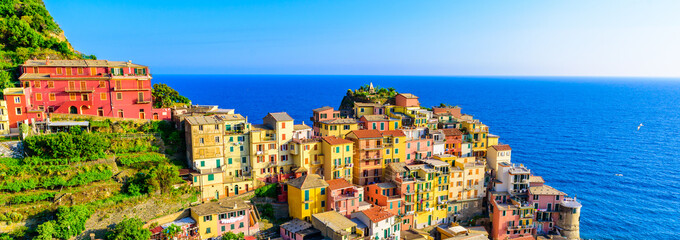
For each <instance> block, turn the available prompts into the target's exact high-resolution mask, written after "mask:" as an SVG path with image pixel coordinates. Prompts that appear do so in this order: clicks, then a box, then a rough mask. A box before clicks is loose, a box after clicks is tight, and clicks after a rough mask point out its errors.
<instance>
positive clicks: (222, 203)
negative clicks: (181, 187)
mask: <svg viewBox="0 0 680 240" xmlns="http://www.w3.org/2000/svg"><path fill="white" fill-rule="evenodd" d="M191 218H193V219H194V220H196V224H197V226H198V233H199V234H200V235H201V238H203V239H207V238H212V237H218V236H222V234H224V233H227V232H232V233H236V234H238V233H243V234H244V235H246V236H252V235H255V234H257V233H258V232H259V231H260V224H259V223H260V217H259V214H258V213H257V210H256V209H255V208H254V207H253V205H251V204H250V203H248V202H246V201H243V200H240V199H221V200H218V201H216V202H207V203H204V204H201V205H198V206H195V207H192V208H191Z"/></svg>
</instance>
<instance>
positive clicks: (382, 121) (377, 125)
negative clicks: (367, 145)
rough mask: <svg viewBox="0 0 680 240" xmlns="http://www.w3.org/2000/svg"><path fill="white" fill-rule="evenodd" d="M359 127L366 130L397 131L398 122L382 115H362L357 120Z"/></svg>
mask: <svg viewBox="0 0 680 240" xmlns="http://www.w3.org/2000/svg"><path fill="white" fill-rule="evenodd" d="M359 126H360V127H361V129H368V130H380V131H385V130H395V129H399V120H398V119H394V118H390V117H388V116H386V115H382V114H377V115H363V116H361V118H359Z"/></svg>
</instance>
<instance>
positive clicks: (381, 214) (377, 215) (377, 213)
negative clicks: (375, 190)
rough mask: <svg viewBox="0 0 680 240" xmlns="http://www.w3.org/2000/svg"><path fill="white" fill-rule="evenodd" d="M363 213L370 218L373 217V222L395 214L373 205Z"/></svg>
mask: <svg viewBox="0 0 680 240" xmlns="http://www.w3.org/2000/svg"><path fill="white" fill-rule="evenodd" d="M361 213H363V214H364V215H366V217H368V219H371V222H373V223H377V222H380V221H382V220H385V219H388V218H390V217H392V216H394V214H393V213H391V212H389V211H383V209H382V208H380V207H372V208H369V209H368V210H364V211H361Z"/></svg>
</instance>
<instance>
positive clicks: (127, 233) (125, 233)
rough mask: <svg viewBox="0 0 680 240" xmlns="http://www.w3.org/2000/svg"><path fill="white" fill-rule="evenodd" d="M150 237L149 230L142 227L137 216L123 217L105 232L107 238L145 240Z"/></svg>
mask: <svg viewBox="0 0 680 240" xmlns="http://www.w3.org/2000/svg"><path fill="white" fill-rule="evenodd" d="M150 237H151V231H149V229H146V228H144V223H143V222H142V220H140V219H139V218H125V219H123V220H122V221H120V222H119V223H118V224H116V226H115V227H114V228H113V229H111V230H109V232H107V233H106V239H108V240H127V239H132V240H146V239H149V238H150Z"/></svg>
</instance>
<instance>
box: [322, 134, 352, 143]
mask: <svg viewBox="0 0 680 240" xmlns="http://www.w3.org/2000/svg"><path fill="white" fill-rule="evenodd" d="M321 139H323V140H324V141H325V142H327V143H328V144H330V145H338V144H348V143H353V142H352V141H350V140H346V139H342V138H338V137H336V136H327V137H323V138H321Z"/></svg>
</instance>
